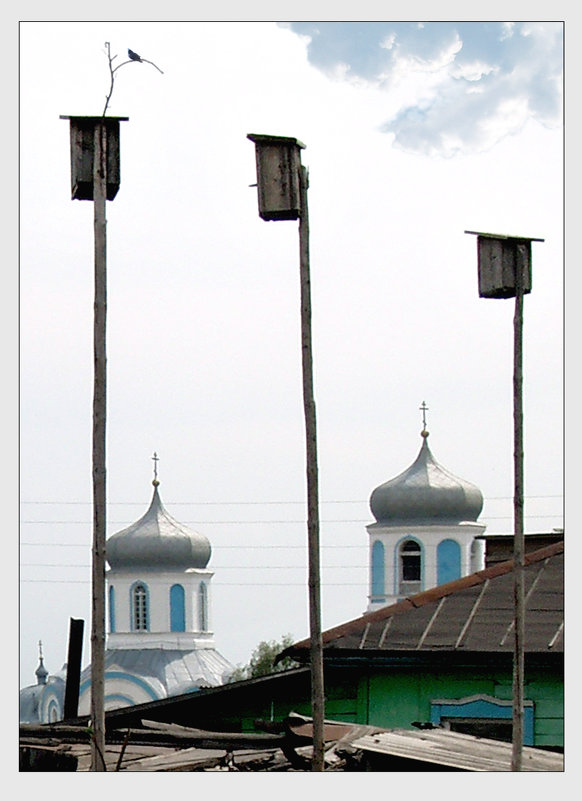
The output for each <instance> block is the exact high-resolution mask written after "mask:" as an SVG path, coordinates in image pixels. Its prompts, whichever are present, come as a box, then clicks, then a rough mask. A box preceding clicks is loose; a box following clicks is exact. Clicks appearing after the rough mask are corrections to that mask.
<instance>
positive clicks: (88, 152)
mask: <svg viewBox="0 0 582 801" xmlns="http://www.w3.org/2000/svg"><path fill="white" fill-rule="evenodd" d="M61 119H62V120H70V123H71V125H70V128H71V195H72V199H73V200H93V162H94V157H95V132H96V130H97V127H98V126H99V125H100V124H101V123H104V124H105V150H106V160H105V163H106V173H107V176H106V185H107V191H106V195H107V200H113V198H114V197H115V195H116V194H117V191H118V189H119V183H120V168H119V123H120V121H125V120H127V119H129V118H128V117H68V116H61Z"/></svg>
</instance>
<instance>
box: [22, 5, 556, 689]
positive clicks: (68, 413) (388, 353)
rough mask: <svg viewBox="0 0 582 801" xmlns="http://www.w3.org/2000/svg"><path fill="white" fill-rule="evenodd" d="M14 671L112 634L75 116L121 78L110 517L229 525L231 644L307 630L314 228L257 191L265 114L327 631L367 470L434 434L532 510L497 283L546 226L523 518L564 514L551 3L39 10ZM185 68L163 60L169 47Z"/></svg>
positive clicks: (294, 287)
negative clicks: (280, 18) (123, 12)
mask: <svg viewBox="0 0 582 801" xmlns="http://www.w3.org/2000/svg"><path fill="white" fill-rule="evenodd" d="M19 35H20V53H19V125H20V129H19V203H20V205H19V226H20V232H19V287H18V293H19V342H18V349H19V466H20V476H19V498H20V546H19V579H20V581H19V626H18V628H19V675H20V679H19V680H20V686H26V685H28V684H32V683H34V681H35V677H34V671H35V669H36V667H37V665H38V642H39V640H42V644H43V653H44V659H45V665H46V667H47V668H48V669H49V671H50V672H56V671H58V670H59V669H60V668H61V666H62V664H63V663H64V662H65V661H66V654H67V642H68V628H69V619H70V618H71V617H74V618H82V619H84V620H85V631H86V636H85V648H84V653H83V665H86V664H87V663H88V662H89V660H90V647H89V633H90V626H91V621H90V599H91V586H90V560H91V538H92V530H91V529H92V523H91V520H92V506H91V498H92V487H91V425H92V419H91V415H92V389H93V361H92V358H93V357H92V331H93V207H92V203H90V202H85V201H77V200H75V201H73V200H71V192H70V163H69V158H70V155H69V123H68V122H67V121H65V120H62V119H60V115H78V116H81V115H99V114H101V113H102V111H103V107H104V102H105V96H106V95H107V92H108V90H109V71H108V62H107V56H106V50H105V43H106V42H108V43H109V44H110V49H111V54H112V55H114V56H115V57H116V61H115V62H114V63H115V64H121V63H122V62H123V61H125V60H126V52H127V48H128V47H129V48H131V49H132V50H134V51H136V52H138V53H139V54H140V55H141V56H142V57H143V58H145V59H148V60H150V61H151V62H153V63H154V64H155V65H156V66H157V67H158V68H159V69H156V68H154V66H153V65H152V64H148V63H141V64H140V63H134V62H132V63H128V64H126V65H124V66H123V67H122V68H120V69H119V71H118V72H117V73H116V80H115V84H114V91H113V95H112V100H111V103H110V106H109V109H108V113H109V114H110V115H112V116H124V117H129V120H128V121H127V122H122V123H121V136H120V140H121V186H120V189H119V193H118V195H117V197H116V198H115V200H114V201H112V202H109V203H108V204H107V282H108V283H107V292H108V316H107V369H108V373H107V375H108V414H107V497H108V509H107V532H108V535H111V534H113V533H115V532H116V531H119V530H121V529H122V528H124V527H125V526H127V525H129V524H130V523H132V522H134V521H135V520H137V519H138V518H139V517H141V515H142V514H143V513H144V512H145V511H146V509H147V507H148V505H149V503H150V500H151V495H152V483H151V482H152V479H153V466H154V462H153V461H152V457H153V454H154V452H155V453H157V455H158V457H159V461H158V463H157V465H158V479H159V480H160V488H159V489H160V495H161V498H162V501H163V503H164V505H165V507H166V509H167V510H168V512H169V513H170V514H171V515H172V516H174V517H175V518H176V519H178V520H179V521H180V522H182V523H184V524H187V525H189V526H190V527H191V528H193V529H195V530H196V531H199V532H201V533H203V534H205V535H206V536H207V537H208V538H209V539H210V541H211V544H212V557H211V561H210V563H209V567H210V568H211V569H212V570H213V571H214V574H215V575H214V578H213V582H212V619H213V628H214V632H215V637H216V645H217V648H218V650H219V651H220V652H221V653H222V654H223V655H224V656H225V657H226V658H227V659H229V660H230V661H231V662H232V663H233V664H242V663H246V662H247V661H248V659H249V657H250V655H251V652H252V650H253V649H254V648H255V646H256V645H257V644H258V643H259V642H260V641H262V640H271V639H280V638H281V637H282V636H283V635H285V634H288V633H289V634H291V635H292V636H293V637H294V638H296V639H302V638H303V637H305V636H307V635H308V633H309V622H308V591H307V527H306V522H305V521H306V480H305V430H304V418H303V405H302V375H301V348H300V303H299V245H298V228H297V223H296V222H294V221H282V222H265V221H263V220H261V219H260V218H259V216H258V206H257V190H256V188H254V187H253V186H252V185H253V184H254V183H256V172H255V154H254V145H253V144H252V143H251V142H250V141H249V140H248V139H247V134H249V133H259V134H273V135H281V136H291V137H296V138H298V139H299V140H300V141H301V142H302V143H304V144H305V149H304V150H303V151H302V161H303V164H305V165H306V166H307V167H308V170H309V197H308V200H309V218H310V262H311V281H312V287H311V289H312V307H313V350H314V381H315V400H316V410H317V446H318V464H319V488H320V500H321V503H320V519H321V574H322V625H323V628H324V629H325V628H329V627H331V626H334V625H337V624H339V623H341V622H344V621H346V620H349V619H352V618H354V617H357V616H359V615H360V614H361V613H362V612H363V611H364V610H365V608H366V605H367V592H368V567H367V565H368V534H367V532H366V525H367V524H369V523H372V522H373V517H372V516H371V513H370V509H369V505H368V501H369V497H370V494H371V492H372V490H373V489H374V488H375V487H376V486H378V485H379V484H381V483H383V482H385V481H387V480H389V479H391V478H393V477H395V476H396V475H398V474H399V473H400V472H402V471H403V470H404V469H406V468H407V467H408V466H409V465H410V464H411V463H412V462H413V461H414V459H415V457H416V455H417V453H418V450H419V448H420V446H421V438H420V431H421V429H422V412H421V411H420V406H421V404H422V403H423V401H424V402H426V405H427V406H428V412H427V428H428V430H429V432H430V438H429V445H430V447H431V450H432V452H433V455H434V456H435V458H436V459H437V461H438V462H439V463H440V464H442V465H443V466H444V467H446V468H447V469H448V470H450V471H451V472H453V473H454V474H456V475H458V476H461V477H462V478H464V479H466V480H468V481H471V482H472V483H474V484H476V485H477V486H478V487H479V488H480V489H481V492H482V494H483V496H484V508H483V512H482V514H481V517H480V520H481V521H482V522H483V523H485V524H486V525H487V532H489V533H509V532H511V531H512V526H513V521H512V505H513V500H512V494H513V407H512V397H513V388H512V370H513V312H514V304H513V301H512V300H486V299H481V298H479V295H478V286H477V252H476V237H474V236H472V235H467V234H466V233H465V231H467V230H470V231H482V232H490V233H491V232H492V233H500V234H509V235H516V236H526V237H532V238H539V239H543V240H544V241H543V242H535V243H533V246H532V257H533V287H532V292H531V294H529V295H528V296H527V297H526V298H525V301H524V381H523V400H524V443H525V447H524V450H525V528H526V532H543V531H551V530H552V528H554V527H562V526H563V525H564V517H563V481H564V475H563V472H564V471H563V465H564V447H563V445H564V442H563V426H564V419H563V408H564V374H563V373H564V314H563V299H564V208H563V205H564V204H563V192H564V168H563V156H564V154H563V139H564V131H563V124H562V123H563V98H562V81H563V72H562V68H563V64H562V46H563V41H562V25H561V23H558V22H515V23H512V22H444V21H443V22H430V23H422V22H420V21H417V22H367V23H362V22H337V23H336V22H331V21H330V22H317V23H316V22H290V23H277V22H251V21H238V22H222V21H214V22H171V21H165V22H164V21H158V22H117V21H109V22H99V21H97V22H65V21H63V22H61V21H50V22H22V23H21V24H20V30H19ZM160 70H161V71H160Z"/></svg>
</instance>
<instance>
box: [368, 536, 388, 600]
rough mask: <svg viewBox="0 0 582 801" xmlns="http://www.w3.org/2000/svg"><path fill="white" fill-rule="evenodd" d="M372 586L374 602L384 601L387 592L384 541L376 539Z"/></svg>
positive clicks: (373, 554)
mask: <svg viewBox="0 0 582 801" xmlns="http://www.w3.org/2000/svg"><path fill="white" fill-rule="evenodd" d="M371 567H372V586H371V587H370V600H371V601H372V603H377V602H378V601H383V600H384V596H385V594H386V581H385V568H384V543H383V542H382V541H381V540H375V542H374V544H373V545H372V565H371Z"/></svg>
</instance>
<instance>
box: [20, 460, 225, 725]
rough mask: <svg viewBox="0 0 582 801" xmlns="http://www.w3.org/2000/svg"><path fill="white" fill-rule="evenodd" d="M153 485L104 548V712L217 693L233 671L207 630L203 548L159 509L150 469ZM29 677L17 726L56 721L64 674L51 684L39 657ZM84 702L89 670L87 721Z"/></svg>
mask: <svg viewBox="0 0 582 801" xmlns="http://www.w3.org/2000/svg"><path fill="white" fill-rule="evenodd" d="M154 460H155V463H156V464H157V456H156V455H155V454H154ZM152 483H153V487H154V490H153V496H152V500H151V503H150V505H149V508H148V510H147V511H146V513H145V514H144V515H143V516H142V517H141V518H140V519H139V520H137V521H136V522H135V523H133V524H132V525H130V526H129V527H128V528H125V529H123V530H122V531H119V532H117V533H116V534H113V535H112V536H111V537H110V538H109V539H108V540H107V544H106V554H107V562H108V564H109V570H108V571H107V574H106V580H107V617H108V636H107V647H106V651H105V709H106V710H109V709H116V708H120V707H124V706H132V705H133V704H139V703H144V702H147V701H157V700H159V699H161V698H167V697H169V696H173V695H179V694H181V693H185V692H190V691H192V690H195V689H197V688H201V687H216V686H218V685H221V684H224V683H225V682H226V681H227V680H228V677H229V676H230V674H231V673H232V671H233V669H234V666H233V665H231V663H230V662H228V660H226V659H225V658H224V657H223V656H222V655H221V654H220V653H219V652H218V651H217V650H216V643H215V639H214V632H213V629H212V592H211V582H212V577H213V575H214V574H213V572H212V571H211V570H210V569H209V568H208V563H209V561H210V556H211V546H210V542H209V540H208V539H207V537H206V536H204V535H203V534H200V533H198V532H195V531H192V530H191V529H189V528H187V527H186V526H185V525H183V524H181V523H179V522H178V521H177V520H175V519H174V518H173V517H172V516H171V515H170V514H169V512H168V511H167V510H166V509H165V507H164V505H163V503H162V500H161V497H160V491H159V483H160V482H159V481H158V479H157V469H155V470H154V480H153V482H152ZM61 673H63V671H61ZM36 676H37V684H36V685H32V686H30V687H26V688H24V689H23V690H21V692H20V721H21V722H23V723H39V722H40V723H48V722H54V721H56V720H61V719H62V717H63V714H62V713H63V708H64V696H65V676H66V672H65V674H64V675H60V674H59V675H55V676H50V675H49V674H48V671H47V670H46V668H45V667H44V664H43V660H42V655H41V658H40V665H39V668H38V669H37V671H36ZM90 699H91V668H90V666H89V667H87V668H85V669H84V670H83V671H82V673H81V678H80V689H79V715H86V714H89V711H90Z"/></svg>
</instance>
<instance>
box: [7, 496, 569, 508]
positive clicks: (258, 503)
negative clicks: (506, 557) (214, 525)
mask: <svg viewBox="0 0 582 801" xmlns="http://www.w3.org/2000/svg"><path fill="white" fill-rule="evenodd" d="M562 497H563V495H528V496H526V500H528V499H534V498H562ZM511 500H513V496H511V495H494V496H491V497H490V498H486V499H484V502H485V503H487V502H489V501H511ZM20 503H21V504H22V505H26V506H30V505H50V506H91V505H92V501H21V502H20ZM319 503H320V505H322V506H323V505H325V504H332V503H364V504H368V503H369V498H366V499H365V500H347V499H343V500H329V501H323V500H320V502H319ZM107 505H108V506H143V505H144V504H143V503H142V502H140V501H108V502H107ZM168 505H169V506H289V505H305V501H168Z"/></svg>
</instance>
